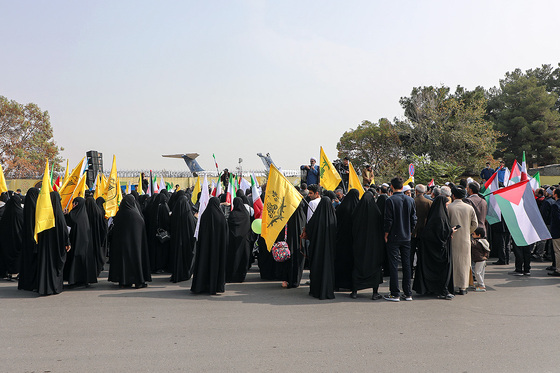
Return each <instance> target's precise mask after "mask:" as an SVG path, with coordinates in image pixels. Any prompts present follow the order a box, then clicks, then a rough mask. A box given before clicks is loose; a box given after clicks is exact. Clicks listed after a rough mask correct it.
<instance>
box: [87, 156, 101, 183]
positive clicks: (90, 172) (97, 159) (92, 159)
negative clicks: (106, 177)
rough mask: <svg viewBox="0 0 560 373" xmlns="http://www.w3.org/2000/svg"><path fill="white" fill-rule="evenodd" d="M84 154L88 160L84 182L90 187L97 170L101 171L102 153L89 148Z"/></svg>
mask: <svg viewBox="0 0 560 373" xmlns="http://www.w3.org/2000/svg"><path fill="white" fill-rule="evenodd" d="M86 156H87V162H88V167H87V179H86V184H87V185H88V188H91V187H93V184H94V183H95V178H96V177H97V174H98V173H99V172H101V173H103V154H102V153H99V152H97V151H95V150H90V151H89V152H86Z"/></svg>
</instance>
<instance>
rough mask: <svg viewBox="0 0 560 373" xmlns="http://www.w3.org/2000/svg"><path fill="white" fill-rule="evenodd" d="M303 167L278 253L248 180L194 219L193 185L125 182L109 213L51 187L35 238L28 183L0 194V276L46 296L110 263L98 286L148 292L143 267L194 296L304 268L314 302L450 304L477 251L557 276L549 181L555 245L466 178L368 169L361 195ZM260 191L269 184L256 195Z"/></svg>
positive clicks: (541, 199)
mask: <svg viewBox="0 0 560 373" xmlns="http://www.w3.org/2000/svg"><path fill="white" fill-rule="evenodd" d="M310 163H311V164H310V165H309V167H308V168H305V170H306V171H307V170H308V171H309V172H308V176H307V181H310V182H311V184H310V185H307V184H306V183H301V185H300V186H298V187H296V188H297V189H298V191H299V192H300V193H301V195H302V196H303V200H302V202H301V203H300V205H299V207H298V208H297V209H296V211H295V212H294V213H293V214H292V215H291V217H290V218H289V220H288V221H287V223H286V225H285V227H284V229H282V231H281V232H280V234H279V236H278V238H277V241H285V242H286V243H287V245H288V247H289V250H290V252H291V257H290V258H289V259H288V260H286V261H283V262H278V261H276V260H275V259H274V257H273V255H272V254H271V252H270V251H269V250H268V248H267V247H266V243H265V240H264V238H263V237H262V236H260V235H259V234H256V233H255V232H253V230H252V229H251V223H252V221H253V220H254V218H255V217H254V210H253V206H254V201H253V196H252V195H251V189H248V190H247V191H243V190H238V191H237V195H236V196H235V198H234V199H233V200H232V201H231V202H228V199H227V198H226V194H221V195H218V196H216V197H212V198H210V199H209V201H208V204H207V206H206V208H205V209H204V212H203V213H202V214H201V216H198V212H199V208H200V200H199V199H200V194H199V195H198V196H194V198H193V196H192V190H191V189H186V190H180V189H179V188H177V190H176V191H174V192H172V193H170V192H168V191H167V190H165V189H164V190H162V191H160V192H159V193H156V194H154V195H152V196H149V195H147V194H141V195H139V194H138V193H137V192H136V191H133V192H132V193H131V194H127V195H125V196H124V197H123V199H122V201H121V203H120V206H119V210H118V212H117V214H116V216H114V217H113V218H111V219H109V220H107V219H106V218H105V211H104V202H105V201H104V199H103V198H102V197H99V198H97V199H94V198H93V196H92V195H93V194H92V193H87V194H86V196H85V198H81V197H78V198H75V199H74V200H73V202H72V208H71V209H70V211H67V210H63V208H62V207H61V203H60V196H59V194H58V192H51V195H50V197H51V202H52V207H53V211H54V216H55V228H52V229H48V230H45V231H43V232H41V233H39V234H38V237H37V240H35V238H34V224H35V209H36V204H37V198H38V195H39V190H38V189H37V188H31V189H29V190H28V191H27V193H26V195H25V196H24V197H23V196H22V195H21V194H20V193H17V192H16V193H12V192H9V193H4V194H2V196H1V198H0V199H1V200H2V202H0V254H1V255H0V273H1V274H2V277H4V278H6V279H8V280H12V281H14V280H17V281H18V288H19V289H22V290H29V291H36V292H38V293H39V294H40V295H50V294H57V293H60V292H61V291H62V290H63V289H65V288H74V287H81V286H86V287H87V286H90V285H91V284H94V283H97V281H98V278H99V276H100V273H101V272H102V271H103V270H104V269H106V268H107V265H108V281H110V282H114V283H115V284H117V286H119V287H120V288H132V287H135V288H142V287H146V286H147V283H149V282H150V281H151V280H152V274H162V273H168V274H169V275H170V277H169V280H170V281H172V282H180V281H187V280H190V279H191V278H192V283H191V292H193V293H196V294H198V293H203V294H217V293H221V292H224V291H225V289H226V286H225V285H226V283H232V282H238V283H239V282H243V281H245V278H246V275H247V272H248V270H249V269H250V268H251V266H252V265H255V263H256V265H258V269H259V274H260V277H261V279H262V280H270V281H279V282H281V283H282V287H285V288H297V287H299V286H301V285H302V284H301V281H302V274H303V271H304V269H305V268H307V269H309V278H310V280H309V283H308V284H304V285H309V293H310V295H312V296H313V297H316V298H319V299H333V298H334V297H335V292H347V293H349V295H350V297H351V298H357V297H358V291H360V290H364V289H371V298H372V299H373V300H378V299H382V298H384V299H385V300H387V301H393V302H397V301H401V300H405V301H411V300H412V299H413V291H415V292H416V294H419V295H430V296H433V297H437V298H440V299H447V300H451V299H453V298H454V296H455V295H457V294H459V295H464V294H467V292H468V290H469V289H474V291H476V292H484V291H486V285H485V282H484V274H485V267H486V261H487V259H488V258H489V257H490V255H491V254H492V255H493V256H497V257H498V258H499V259H498V261H497V262H494V264H496V265H503V264H508V263H509V248H510V247H513V250H514V254H515V258H516V259H515V262H516V264H515V271H514V272H513V274H515V275H523V276H529V275H530V262H531V260H538V261H542V260H546V259H547V255H548V256H549V257H548V259H552V260H554V261H555V262H554V263H553V266H552V267H551V268H549V269H550V270H551V271H552V272H551V273H549V274H551V275H553V276H560V271H558V270H557V268H556V262H557V261H556V260H555V258H554V256H550V255H551V253H552V252H553V251H554V252H560V251H559V250H558V249H560V203H558V204H557V203H556V202H555V200H558V199H560V190H558V189H553V188H548V189H539V190H537V192H536V199H537V203H538V204H539V206H540V208H541V212H542V214H543V219H545V222H546V223H547V224H548V225H549V227H550V229H551V233H552V237H553V240H547V241H543V242H539V243H537V244H536V245H531V246H529V247H517V246H516V245H515V244H514V243H513V242H511V239H510V237H509V233H508V230H507V226H506V225H505V224H504V223H503V222H501V223H497V224H492V225H488V224H487V223H486V213H487V205H486V201H485V199H484V198H482V197H481V195H480V185H479V183H477V182H476V181H474V180H469V181H467V180H461V183H460V184H458V185H453V184H450V183H448V185H444V186H441V187H440V186H433V187H430V188H427V187H426V186H424V185H422V184H417V185H416V186H414V188H411V187H410V186H409V185H403V179H402V178H400V177H395V178H393V179H392V180H391V181H390V183H389V184H385V183H384V184H382V185H378V186H376V185H373V184H371V181H372V180H373V177H372V176H373V174H371V175H370V174H369V173H368V172H365V173H363V179H364V186H365V192H364V193H363V195H362V196H361V197H360V192H359V191H358V190H357V189H350V190H348V191H347V190H346V186H347V184H346V185H345V184H344V178H343V181H342V183H341V185H340V188H337V189H336V190H333V191H331V190H323V188H322V187H321V186H320V185H319V182H320V178H319V174H318V172H317V175H315V172H313V170H318V166H316V165H315V164H314V163H316V160H315V159H312V161H311V162H310ZM342 167H344V163H343V164H342ZM302 169H303V168H302ZM365 170H366V171H368V168H367V167H366V168H365ZM369 171H371V170H369ZM481 176H482V175H481ZM484 176H487V175H484ZM314 177H315V179H314ZM265 193H266V184H265V185H263V186H262V193H261V196H260V197H258V198H262V199H264V196H265ZM263 202H264V201H263ZM264 213H266V206H265V212H264ZM487 237H488V239H487ZM553 248H554V250H553ZM556 255H558V253H557V254H556ZM399 268H400V269H401V270H400V271H399ZM384 277H389V289H390V293H389V294H387V295H385V296H383V295H381V294H380V293H379V286H380V284H381V283H382V282H383V281H384ZM399 277H400V283H399ZM473 277H474V278H473ZM399 285H400V286H399Z"/></svg>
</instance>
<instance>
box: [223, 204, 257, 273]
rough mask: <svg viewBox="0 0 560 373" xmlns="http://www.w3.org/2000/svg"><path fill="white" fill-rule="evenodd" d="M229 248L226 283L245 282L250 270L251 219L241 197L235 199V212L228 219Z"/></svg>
mask: <svg viewBox="0 0 560 373" xmlns="http://www.w3.org/2000/svg"><path fill="white" fill-rule="evenodd" d="M228 228H229V229H228V232H229V239H228V247H227V259H226V282H243V281H245V276H247V270H248V269H249V257H250V255H251V246H250V242H249V234H250V233H251V218H250V216H249V212H248V211H247V209H246V208H245V205H244V203H243V200H242V199H241V198H240V197H235V198H234V199H233V210H232V211H231V212H230V214H229V217H228Z"/></svg>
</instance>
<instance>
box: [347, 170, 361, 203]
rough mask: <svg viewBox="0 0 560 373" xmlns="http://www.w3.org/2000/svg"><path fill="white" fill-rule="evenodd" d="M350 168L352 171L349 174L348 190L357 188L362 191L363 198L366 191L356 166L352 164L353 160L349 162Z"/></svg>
mask: <svg viewBox="0 0 560 373" xmlns="http://www.w3.org/2000/svg"><path fill="white" fill-rule="evenodd" d="M348 170H349V171H350V172H349V174H348V190H350V189H357V190H358V192H359V193H360V198H362V196H363V195H364V193H365V191H364V187H363V186H362V183H361V182H360V178H359V177H358V174H357V173H356V170H354V166H352V162H348Z"/></svg>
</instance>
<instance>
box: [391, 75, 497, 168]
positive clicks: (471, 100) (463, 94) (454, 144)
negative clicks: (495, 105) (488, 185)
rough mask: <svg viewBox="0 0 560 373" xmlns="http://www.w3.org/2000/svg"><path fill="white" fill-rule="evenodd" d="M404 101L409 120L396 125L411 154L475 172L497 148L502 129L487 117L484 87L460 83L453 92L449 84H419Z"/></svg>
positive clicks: (402, 104)
mask: <svg viewBox="0 0 560 373" xmlns="http://www.w3.org/2000/svg"><path fill="white" fill-rule="evenodd" d="M400 103H401V106H402V107H403V109H404V115H405V117H406V120H404V121H397V122H396V126H397V128H398V132H399V136H400V138H401V140H402V145H403V148H404V149H405V151H406V153H407V154H410V155H412V154H414V155H422V156H427V157H428V159H430V160H431V161H432V162H444V163H451V164H454V165H456V166H459V167H461V168H463V169H465V170H467V171H470V172H473V171H475V170H477V169H479V168H480V167H482V166H483V165H484V163H485V162H486V160H487V158H488V156H489V155H491V154H492V153H493V152H494V150H495V149H496V138H497V136H498V133H497V132H496V131H495V130H494V129H493V127H492V123H491V122H489V121H488V120H486V118H485V115H486V103H487V99H486V97H485V91H484V89H483V88H481V87H477V88H476V89H475V90H474V91H467V90H465V89H464V88H462V87H460V86H459V87H457V89H456V90H455V93H453V94H452V93H451V91H450V89H449V88H448V87H445V86H441V87H432V86H430V87H415V88H413V90H412V92H411V95H410V97H402V98H401V100H400Z"/></svg>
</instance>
